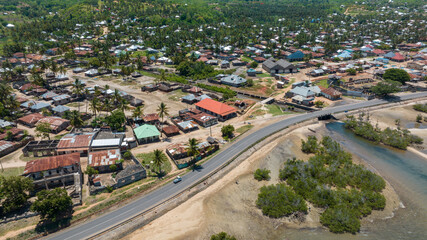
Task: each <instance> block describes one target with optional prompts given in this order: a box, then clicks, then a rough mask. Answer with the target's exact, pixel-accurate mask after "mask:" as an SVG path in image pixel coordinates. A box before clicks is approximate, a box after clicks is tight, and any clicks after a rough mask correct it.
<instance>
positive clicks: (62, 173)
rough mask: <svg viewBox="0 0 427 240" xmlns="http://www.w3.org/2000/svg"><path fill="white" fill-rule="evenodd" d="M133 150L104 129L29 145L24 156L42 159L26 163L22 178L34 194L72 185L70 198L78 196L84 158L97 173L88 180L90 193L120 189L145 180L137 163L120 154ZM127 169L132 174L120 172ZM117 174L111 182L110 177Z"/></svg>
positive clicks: (126, 141) (130, 140) (120, 135)
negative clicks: (32, 188) (38, 191)
mask: <svg viewBox="0 0 427 240" xmlns="http://www.w3.org/2000/svg"><path fill="white" fill-rule="evenodd" d="M135 146H136V142H135V140H134V139H133V138H126V137H125V134H124V133H114V132H111V131H108V130H103V129H93V130H91V131H88V132H74V133H69V134H66V135H65V136H63V137H62V138H61V139H59V140H44V141H30V142H29V143H28V144H27V145H26V146H25V147H24V148H23V150H22V151H23V153H24V156H30V155H33V156H34V157H42V158H37V159H35V160H31V161H29V162H27V164H26V166H25V170H24V172H23V174H22V175H23V176H25V177H28V178H30V179H31V180H33V182H34V186H35V190H39V189H45V188H54V187H58V186H64V187H65V186H68V185H71V186H72V192H73V194H77V196H81V187H82V186H81V185H82V180H83V178H82V177H83V175H82V165H81V164H82V163H81V159H82V158H87V166H90V167H92V168H93V169H95V170H96V171H98V174H97V175H95V176H93V177H92V178H91V179H90V184H91V192H92V191H99V190H102V189H104V188H106V186H112V187H121V186H124V185H126V184H129V183H131V182H132V181H130V180H129V179H133V181H136V180H139V179H141V178H143V177H145V176H146V173H145V169H144V168H143V167H142V165H140V163H139V162H138V161H136V160H135V161H132V160H130V161H124V160H123V153H124V152H125V151H127V150H128V149H130V148H132V147H135ZM112 166H114V167H112ZM128 167H129V168H130V169H132V171H130V170H127V171H126V175H124V173H122V171H120V170H126V169H127V168H128ZM117 171H118V173H117V175H116V176H115V177H114V178H113V179H112V178H111V177H110V176H111V174H110V173H111V172H117ZM129 175H132V176H134V178H129ZM135 179H136V180H135Z"/></svg>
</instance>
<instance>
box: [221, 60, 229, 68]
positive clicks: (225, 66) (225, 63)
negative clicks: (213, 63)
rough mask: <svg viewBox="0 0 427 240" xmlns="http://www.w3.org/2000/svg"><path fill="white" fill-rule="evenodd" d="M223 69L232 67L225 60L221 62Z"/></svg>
mask: <svg viewBox="0 0 427 240" xmlns="http://www.w3.org/2000/svg"><path fill="white" fill-rule="evenodd" d="M220 66H221V68H229V67H230V62H229V61H227V60H224V61H222V62H221V64H220Z"/></svg>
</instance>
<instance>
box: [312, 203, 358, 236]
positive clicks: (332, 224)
mask: <svg viewBox="0 0 427 240" xmlns="http://www.w3.org/2000/svg"><path fill="white" fill-rule="evenodd" d="M320 223H322V224H323V225H324V226H327V227H328V228H329V229H330V230H331V232H334V233H343V232H350V233H356V232H358V231H359V229H360V220H359V218H357V215H356V214H355V213H354V212H353V211H352V210H351V209H348V208H347V206H344V205H340V206H338V207H335V208H328V209H326V211H325V212H324V213H322V215H321V216H320Z"/></svg>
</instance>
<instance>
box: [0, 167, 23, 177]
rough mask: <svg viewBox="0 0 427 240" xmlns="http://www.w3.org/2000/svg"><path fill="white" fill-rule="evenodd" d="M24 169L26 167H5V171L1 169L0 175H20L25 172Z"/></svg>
mask: <svg viewBox="0 0 427 240" xmlns="http://www.w3.org/2000/svg"><path fill="white" fill-rule="evenodd" d="M24 169H25V167H11V168H5V169H4V171H2V172H1V171H0V175H1V176H3V177H10V176H19V175H21V174H22V173H23V172H24Z"/></svg>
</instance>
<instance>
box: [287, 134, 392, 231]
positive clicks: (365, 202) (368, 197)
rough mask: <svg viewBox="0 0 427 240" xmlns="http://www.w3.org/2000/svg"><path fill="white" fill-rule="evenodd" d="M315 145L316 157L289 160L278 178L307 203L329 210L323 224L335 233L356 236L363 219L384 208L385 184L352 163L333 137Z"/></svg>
mask: <svg viewBox="0 0 427 240" xmlns="http://www.w3.org/2000/svg"><path fill="white" fill-rule="evenodd" d="M311 141H313V142H314V138H312V139H311ZM316 144H317V149H318V150H317V151H316V155H315V156H313V157H311V158H310V159H309V160H308V162H304V161H301V160H296V159H292V160H288V161H287V162H286V163H285V167H284V168H283V169H282V170H280V174H279V177H280V179H281V180H284V181H286V183H287V184H288V185H290V186H291V187H292V189H293V190H294V191H295V192H296V193H297V194H298V195H299V196H302V197H303V198H304V199H305V200H307V201H309V202H311V203H312V204H313V205H315V206H317V207H321V208H326V211H325V212H324V213H323V214H322V216H321V222H322V224H323V225H325V226H327V227H328V228H329V229H330V230H331V231H332V232H351V233H355V232H357V231H359V228H360V220H359V218H360V217H362V216H366V215H369V214H370V213H371V212H372V210H382V209H384V207H385V198H384V196H383V195H381V191H382V190H383V189H384V188H385V181H384V180H383V179H382V178H381V177H380V176H378V175H376V174H375V173H372V172H371V171H369V170H367V169H365V168H364V167H363V166H361V165H355V164H353V163H352V157H351V154H349V153H347V152H345V151H344V150H343V149H342V147H341V146H340V145H339V143H337V142H335V141H333V140H332V139H331V138H330V137H323V139H322V141H321V142H320V144H319V143H316ZM313 145H314V143H313Z"/></svg>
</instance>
